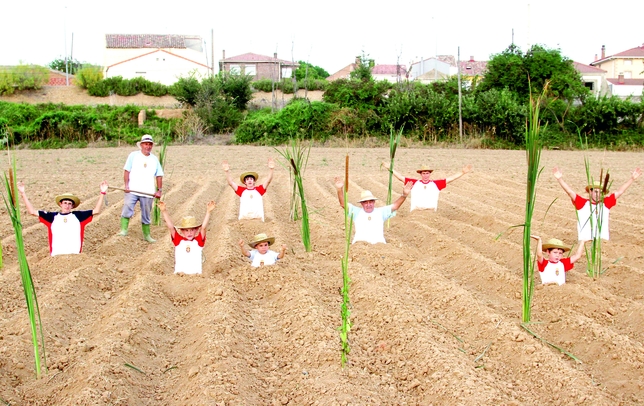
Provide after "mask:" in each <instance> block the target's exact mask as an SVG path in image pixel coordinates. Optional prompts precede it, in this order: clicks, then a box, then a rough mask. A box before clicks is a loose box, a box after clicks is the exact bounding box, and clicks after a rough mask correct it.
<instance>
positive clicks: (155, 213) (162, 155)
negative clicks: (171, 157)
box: [152, 137, 168, 226]
mask: <svg viewBox="0 0 644 406" xmlns="http://www.w3.org/2000/svg"><path fill="white" fill-rule="evenodd" d="M167 147H168V138H167V137H165V138H164V139H163V145H162V146H161V151H160V152H159V164H161V168H162V169H163V167H164V165H165V162H166V152H167ZM158 200H159V199H154V206H153V207H152V224H153V225H155V226H158V225H159V224H160V223H161V209H160V208H159V205H158V204H157V203H158Z"/></svg>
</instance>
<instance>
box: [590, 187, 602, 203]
mask: <svg viewBox="0 0 644 406" xmlns="http://www.w3.org/2000/svg"><path fill="white" fill-rule="evenodd" d="M600 199H601V189H599V188H595V189H591V190H590V200H591V201H592V202H593V203H595V204H596V203H598V202H599V200H600Z"/></svg>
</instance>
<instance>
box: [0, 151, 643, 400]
mask: <svg viewBox="0 0 644 406" xmlns="http://www.w3.org/2000/svg"><path fill="white" fill-rule="evenodd" d="M131 151H132V148H131V147H130V148H99V149H92V148H89V149H78V150H76V149H69V150H46V151H37V150H20V151H17V152H16V155H17V158H18V166H19V168H18V179H20V180H23V181H24V182H25V184H26V188H27V194H28V196H29V197H30V199H31V201H32V203H33V204H34V206H35V207H36V208H40V209H46V210H54V209H55V208H56V206H55V204H54V196H55V195H57V194H59V193H63V192H73V193H76V194H78V195H79V196H80V198H81V200H82V201H83V203H82V204H81V207H80V208H81V209H91V208H93V207H94V205H95V204H96V199H98V195H99V193H98V191H99V187H98V186H99V183H100V181H101V180H103V179H105V180H107V181H108V182H109V183H110V185H113V186H117V187H122V186H123V180H122V179H123V171H122V169H121V168H122V167H123V164H124V163H125V159H126V157H127V155H128V153H129V152H131ZM346 152H347V151H346V150H344V149H341V148H337V149H328V148H314V149H313V150H312V151H311V155H310V159H309V166H308V168H307V170H306V172H305V188H306V195H307V196H306V197H307V201H308V204H309V212H310V213H311V234H312V236H311V239H312V242H313V246H314V247H313V252H311V253H306V252H305V251H304V249H303V247H302V245H301V242H300V237H299V223H295V222H291V221H289V199H290V195H291V191H292V186H291V185H290V183H289V182H290V181H289V174H288V172H287V171H286V170H285V169H284V168H283V167H281V166H278V167H277V169H276V170H275V177H274V179H273V182H272V184H271V185H270V187H269V189H268V192H267V193H266V195H265V196H264V202H265V203H264V204H265V211H266V222H264V223H262V222H260V221H244V222H240V221H238V220H237V210H238V206H239V199H238V197H237V196H236V195H235V194H234V192H233V191H232V190H231V189H230V187H229V186H228V185H227V184H226V181H225V177H224V173H223V171H222V170H221V162H222V160H224V159H228V160H229V162H230V164H231V168H232V170H233V172H234V173H241V172H243V171H245V170H256V171H258V172H259V174H260V179H259V181H260V182H261V181H262V177H263V176H265V175H266V173H267V167H266V161H267V158H268V156H274V157H275V158H277V157H278V154H277V153H275V151H274V150H272V149H270V148H264V147H238V146H171V147H169V148H168V164H167V166H166V176H165V181H164V192H165V195H164V196H165V197H164V200H165V201H166V202H167V205H168V210H169V211H170V214H171V215H172V217H173V218H174V219H175V220H178V219H179V218H180V217H181V216H183V215H188V214H192V215H195V216H196V217H197V218H202V217H203V215H204V213H205V208H206V203H207V201H209V200H212V199H214V200H215V201H216V203H217V207H216V209H215V211H214V212H213V216H212V220H211V223H210V226H209V230H208V236H207V242H206V246H205V250H204V253H205V263H204V273H203V275H201V276H177V275H174V274H173V266H174V265H173V256H174V253H173V247H172V244H171V242H170V237H169V233H168V232H167V229H166V228H165V226H156V227H155V226H153V227H152V234H153V236H154V237H155V238H157V242H156V243H154V244H148V243H146V242H144V241H143V240H142V233H141V228H140V220H139V216H138V211H137V214H136V215H135V217H134V218H133V220H132V221H131V223H130V233H129V235H128V236H127V237H119V236H117V235H116V234H117V232H118V229H119V217H120V212H121V206H122V201H123V194H122V192H119V191H110V192H109V193H108V195H107V196H108V201H109V206H107V207H106V208H105V209H104V211H103V212H102V213H101V214H100V215H98V216H95V218H94V221H93V222H92V223H90V224H89V225H88V226H87V228H86V233H85V244H84V250H83V253H82V254H80V255H69V256H59V257H53V258H52V257H49V255H48V248H47V231H46V228H45V227H44V226H43V225H42V224H40V223H39V222H38V220H37V218H35V217H32V216H27V215H26V214H24V209H23V216H24V239H25V243H26V249H27V252H28V260H29V263H30V266H31V269H32V273H33V278H34V281H35V283H36V286H37V292H38V297H39V303H40V308H41V314H42V321H43V325H44V330H45V337H46V345H47V364H48V367H49V372H48V373H47V374H45V375H43V378H42V379H40V380H38V381H37V380H35V378H34V370H33V352H32V347H31V339H30V332H29V325H28V318H27V314H26V309H25V299H24V295H23V293H22V287H21V285H20V277H19V271H18V269H17V265H16V259H15V247H14V237H13V230H12V228H11V225H10V222H9V220H8V218H7V215H6V212H5V210H4V208H3V209H2V216H1V217H0V218H2V219H3V220H2V222H0V230H1V231H2V246H3V249H4V261H5V267H4V269H2V270H1V271H0V298H1V300H0V398H2V400H4V401H5V402H8V404H11V405H28V404H29V405H265V404H268V405H309V404H311V405H364V404H374V405H395V404H400V405H431V404H434V405H448V404H449V405H501V404H505V405H512V404H514V405H544V404H548V405H550V404H552V405H569V404H586V405H616V404H622V405H635V404H642V403H644V368H643V366H644V347H643V345H642V344H643V342H644V296H643V295H644V248H643V247H642V244H641V238H642V235H643V234H644V209H643V208H642V204H641V202H642V201H643V200H644V184H643V183H642V179H639V180H638V181H637V182H635V183H634V185H633V186H631V188H630V189H629V190H628V191H627V192H626V193H625V194H624V195H623V196H622V197H621V198H620V200H619V201H618V204H617V206H615V208H614V209H613V210H611V229H612V230H611V241H609V242H606V243H604V245H603V257H604V263H605V264H606V266H607V267H608V269H607V271H606V272H605V274H604V275H602V277H601V278H599V279H598V280H593V279H592V278H589V277H588V276H586V274H585V265H586V263H585V259H582V260H580V261H579V262H578V263H577V264H576V266H575V269H574V270H572V271H571V272H569V273H568V279H567V283H566V284H565V285H563V286H550V285H548V286H541V285H539V286H538V287H537V289H536V290H535V296H534V307H533V310H532V315H533V321H534V323H533V324H532V325H531V329H532V331H533V332H535V333H536V334H538V335H539V336H541V337H543V338H544V339H546V340H548V341H549V342H551V343H553V344H555V345H557V346H559V347H561V348H562V349H565V350H566V351H568V352H570V353H571V354H573V355H574V356H575V357H577V358H578V359H579V360H580V362H576V361H574V360H572V359H571V358H569V357H567V356H565V355H562V354H561V353H560V352H559V351H557V350H556V349H553V348H552V347H550V346H549V345H547V344H544V343H543V342H542V341H540V340H538V339H536V338H534V337H533V336H531V335H530V334H528V333H527V332H526V331H525V330H524V329H522V328H521V327H520V314H521V298H520V292H521V286H522V262H521V261H522V259H521V258H522V257H521V240H522V233H521V229H520V228H514V229H510V227H511V226H514V225H517V224H521V223H522V221H523V215H524V210H525V209H524V199H525V170H526V169H525V154H524V153H523V152H521V151H486V150H461V149H411V148H404V149H399V151H398V157H397V164H396V169H398V170H399V171H400V172H402V173H404V174H405V175H407V176H411V175H413V174H415V169H416V168H417V167H419V166H420V165H422V164H429V165H431V166H432V167H434V168H436V170H435V172H434V174H433V175H434V176H433V177H434V178H436V179H438V178H442V177H446V176H449V175H451V174H453V173H454V172H457V171H459V170H460V168H461V167H462V166H463V165H465V164H467V163H471V164H472V165H473V167H474V169H473V171H472V172H471V173H470V174H468V175H466V176H464V177H462V178H461V179H459V180H457V181H455V182H453V183H451V184H450V185H448V187H447V188H446V189H445V190H443V191H442V193H441V197H440V202H439V207H438V211H414V212H411V213H410V212H409V202H406V203H405V204H404V205H403V206H402V208H401V209H400V211H399V213H398V216H396V217H394V218H393V219H392V220H391V223H390V228H389V229H386V230H385V237H386V238H387V241H388V244H386V245H383V244H379V245H374V246H372V245H366V244H363V243H358V244H355V245H353V246H352V248H351V258H350V263H349V272H350V275H351V279H352V285H351V299H352V302H351V305H352V321H353V329H352V331H351V333H350V340H351V353H350V354H349V364H348V365H347V366H346V367H345V368H341V367H340V353H339V350H340V343H339V337H338V331H337V327H338V326H339V325H340V301H341V297H340V295H339V288H340V286H341V283H342V279H341V268H340V256H341V254H342V253H343V244H344V242H343V237H344V231H343V219H342V209H341V208H340V206H339V204H338V202H337V196H336V191H335V189H334V186H333V182H332V180H333V177H334V176H338V175H339V176H341V175H343V173H344V171H343V166H344V158H345V154H346ZM348 153H349V155H350V158H351V174H350V190H349V199H350V200H351V201H354V202H355V201H356V200H357V199H358V196H359V195H360V191H361V190H364V189H368V190H371V191H372V192H373V193H374V194H375V195H376V196H379V197H381V198H384V197H385V196H386V191H387V181H388V176H387V173H386V172H385V171H383V170H381V169H380V168H379V163H380V162H381V161H382V160H384V159H386V158H387V157H388V151H387V150H386V149H383V148H369V149H367V148H365V149H350V150H348ZM641 156H642V155H641V154H639V153H612V152H610V153H609V152H606V153H604V152H592V153H590V157H591V158H592V159H593V162H594V165H595V166H594V167H593V171H594V172H597V174H596V176H598V175H599V170H600V165H601V164H602V163H603V167H604V168H610V170H611V178H612V179H613V180H614V182H615V183H614V185H615V187H614V189H615V190H616V189H617V187H618V186H620V185H621V184H622V183H624V182H625V181H626V180H627V179H628V176H629V174H630V172H631V171H632V169H633V168H635V167H636V166H639V165H641ZM542 161H543V165H544V167H545V170H544V172H543V175H542V177H541V179H540V181H539V185H538V186H539V191H538V204H537V207H536V214H535V220H534V223H533V232H534V233H535V234H539V235H541V236H542V237H543V238H544V239H548V238H552V237H555V238H559V239H562V240H563V241H565V242H566V243H567V244H572V243H573V242H574V240H575V239H576V228H575V220H574V219H575V214H574V209H573V206H572V204H571V203H570V200H569V199H568V197H567V196H566V195H565V193H564V192H563V190H561V188H560V186H559V185H558V184H557V182H556V180H555V179H554V178H553V176H552V175H551V168H552V167H553V166H555V165H558V166H559V167H561V168H562V170H563V172H564V179H566V181H567V182H568V183H569V184H570V185H571V186H572V187H573V188H574V189H575V190H578V191H582V190H583V187H584V186H585V181H584V179H585V175H584V164H583V162H584V154H583V153H581V152H566V151H544V153H543V156H542ZM3 162H5V168H7V167H8V164H7V162H8V161H7V159H6V155H5V158H3ZM401 190H402V184H401V183H400V182H397V183H396V188H395V191H396V192H397V193H400V192H401ZM397 196H398V194H395V195H394V197H397ZM555 199H556V200H555ZM553 200H554V203H553V204H552V205H551V203H552V202H553ZM380 204H382V201H380V202H378V205H380ZM23 208H24V205H23ZM137 210H138V209H137ZM260 232H265V233H268V234H269V235H274V236H275V237H276V239H277V241H276V244H278V245H281V244H282V243H284V244H286V245H287V246H288V251H287V255H286V257H285V258H284V259H283V260H282V261H280V263H279V264H278V265H276V266H273V267H264V268H259V269H253V268H251V267H250V265H249V262H248V261H247V260H246V259H245V258H243V257H242V255H241V254H240V252H239V247H238V246H237V242H238V241H239V239H244V240H245V241H248V240H249V239H250V238H251V237H252V236H253V235H255V234H257V233H260ZM499 233H504V234H502V235H501V237H499V238H498V239H497V238H496V237H497V236H498V235H499ZM537 278H538V276H537ZM126 364H128V365H131V366H134V367H136V368H137V369H138V370H137V369H134V368H132V367H129V366H127V365H126Z"/></svg>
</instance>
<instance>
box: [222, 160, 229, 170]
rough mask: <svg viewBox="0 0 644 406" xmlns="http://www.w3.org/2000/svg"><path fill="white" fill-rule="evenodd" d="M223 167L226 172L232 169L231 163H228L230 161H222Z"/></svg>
mask: <svg viewBox="0 0 644 406" xmlns="http://www.w3.org/2000/svg"><path fill="white" fill-rule="evenodd" d="M221 167H222V168H224V172H228V171H229V170H230V165H228V161H224V162H222V163H221Z"/></svg>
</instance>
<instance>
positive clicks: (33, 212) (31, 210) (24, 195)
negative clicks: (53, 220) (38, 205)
mask: <svg viewBox="0 0 644 406" xmlns="http://www.w3.org/2000/svg"><path fill="white" fill-rule="evenodd" d="M18 193H20V196H21V197H22V201H24V202H25V207H26V208H27V213H29V214H31V215H32V216H36V217H38V211H36V210H35V209H34V206H32V205H31V202H30V201H29V199H28V198H27V193H25V184H24V183H22V182H18Z"/></svg>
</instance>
